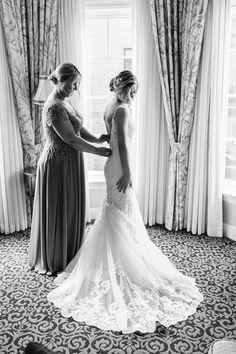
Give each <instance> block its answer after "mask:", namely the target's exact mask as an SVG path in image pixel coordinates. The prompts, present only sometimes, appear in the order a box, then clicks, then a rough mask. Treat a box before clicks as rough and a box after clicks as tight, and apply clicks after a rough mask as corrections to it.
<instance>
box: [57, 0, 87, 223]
mask: <svg viewBox="0 0 236 354" xmlns="http://www.w3.org/2000/svg"><path fill="white" fill-rule="evenodd" d="M84 29H85V4H84V0H79V1H78V0H66V1H65V0H59V18H58V47H57V58H56V62H57V65H59V64H61V63H64V62H71V63H73V64H74V65H75V66H76V67H77V68H78V69H79V71H80V72H81V73H82V76H83V78H82V82H81V85H80V88H79V94H77V93H74V95H73V97H72V98H71V99H70V100H71V103H72V104H73V106H74V107H76V108H77V109H78V110H79V111H80V112H81V113H82V114H83V117H84V123H85V125H86V109H85V107H86V104H85V92H86V91H85V90H86V72H85V69H86V66H85V48H84V46H85V37H84ZM84 160H85V185H86V219H87V221H91V217H90V206H89V186H88V169H87V161H86V156H84Z"/></svg>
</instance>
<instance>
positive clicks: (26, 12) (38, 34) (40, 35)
mask: <svg viewBox="0 0 236 354" xmlns="http://www.w3.org/2000/svg"><path fill="white" fill-rule="evenodd" d="M0 14H1V22H2V26H3V30H4V36H5V45H6V50H7V55H8V64H9V69H10V73H11V79H12V85H13V90H14V96H15V105H16V111H17V117H18V121H19V127H20V133H21V140H22V146H23V150H24V165H25V166H32V165H35V164H36V163H37V157H38V154H39V152H40V149H41V144H40V143H41V117H40V114H39V108H38V107H36V106H35V105H34V104H33V102H32V99H33V96H34V94H35V92H36V89H37V86H38V81H39V75H43V74H47V73H48V72H49V70H50V69H52V68H54V66H55V60H56V41H57V15H58V2H57V0H27V1H25V0H1V2H0Z"/></svg>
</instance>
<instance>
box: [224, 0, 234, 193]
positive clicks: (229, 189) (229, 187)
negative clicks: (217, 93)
mask: <svg viewBox="0 0 236 354" xmlns="http://www.w3.org/2000/svg"><path fill="white" fill-rule="evenodd" d="M232 8H234V12H235V14H236V1H234V3H233V2H232V3H230V5H229V16H228V19H229V26H228V30H227V31H226V43H225V67H226V69H225V83H224V87H225V94H224V96H225V99H224V102H225V110H224V113H225V114H224V117H225V119H224V120H225V134H224V165H223V168H224V169H223V174H224V178H223V194H230V195H234V196H236V181H234V180H232V179H229V178H226V177H225V175H226V144H227V141H230V140H235V139H232V138H228V137H227V132H228V124H229V116H228V111H229V108H230V104H229V98H230V97H231V96H232V95H230V94H229V75H230V74H229V67H230V58H231V54H232V53H235V54H236V46H235V47H234V48H231V28H232V14H231V11H232ZM233 96H236V95H235V94H234V95H233ZM235 119H236V118H235ZM235 169H236V168H235Z"/></svg>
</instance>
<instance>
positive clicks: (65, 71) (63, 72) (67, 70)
mask: <svg viewBox="0 0 236 354" xmlns="http://www.w3.org/2000/svg"><path fill="white" fill-rule="evenodd" d="M77 75H79V76H80V77H81V76H82V75H81V73H80V72H79V70H78V69H77V68H76V66H75V65H74V64H71V63H64V64H61V65H59V66H58V67H57V68H56V69H55V70H54V71H53V72H52V73H51V74H50V75H49V76H48V79H49V80H51V81H52V83H53V84H54V85H57V84H58V83H59V82H65V81H67V80H68V79H69V78H71V77H73V76H74V77H76V76H77Z"/></svg>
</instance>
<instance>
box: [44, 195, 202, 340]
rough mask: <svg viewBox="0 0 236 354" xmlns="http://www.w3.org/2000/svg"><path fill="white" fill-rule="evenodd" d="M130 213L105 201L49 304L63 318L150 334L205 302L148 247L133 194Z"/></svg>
mask: <svg viewBox="0 0 236 354" xmlns="http://www.w3.org/2000/svg"><path fill="white" fill-rule="evenodd" d="M120 198H121V199H124V198H126V202H125V203H124V205H125V206H127V208H128V209H127V208H126V209H127V210H128V212H127V211H126V212H124V210H121V209H120V208H118V207H117V206H116V205H115V204H114V203H113V202H111V200H109V198H107V199H105V201H104V204H103V206H102V208H101V209H100V212H99V215H98V217H97V219H96V221H95V223H94V225H93V226H92V228H91V230H90V231H89V234H88V236H87V237H85V240H84V243H83V245H82V247H81V249H80V251H79V252H78V254H77V255H76V256H75V258H74V259H73V260H72V262H71V263H70V264H69V265H68V267H67V268H66V270H65V271H64V272H63V273H62V274H60V275H59V276H58V278H56V280H55V283H56V285H58V286H57V287H56V288H55V289H54V290H52V291H51V292H50V293H49V294H48V299H49V301H52V302H53V303H54V304H55V306H57V307H59V308H60V309H61V313H62V315H63V316H65V317H70V316H72V317H73V318H74V319H75V320H76V321H79V322H83V321H84V322H86V323H87V324H89V325H94V326H97V327H99V328H101V329H103V330H115V331H123V333H129V332H134V331H141V332H152V331H155V329H156V323H161V324H163V325H165V326H166V327H168V326H170V325H172V324H175V323H177V322H178V321H182V320H184V319H186V318H187V317H188V316H189V315H191V314H193V313H194V312H195V311H196V309H197V306H198V305H199V303H200V302H201V301H202V299H203V296H202V294H201V293H200V292H199V290H198V288H197V286H196V284H195V280H194V279H193V278H191V277H189V276H185V275H183V274H181V273H180V272H179V271H178V270H177V269H176V268H175V266H174V265H173V264H172V263H171V261H170V260H169V259H168V258H167V257H166V256H165V255H164V254H163V253H162V252H161V250H160V249H159V248H158V247H157V246H156V245H155V244H154V243H153V242H152V241H150V239H149V237H148V234H147V232H146V229H145V226H144V224H143V221H142V217H141V214H140V211H139V208H138V203H137V200H136V197H135V195H134V191H133V188H130V189H128V190H127V191H126V193H125V194H123V193H120Z"/></svg>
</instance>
